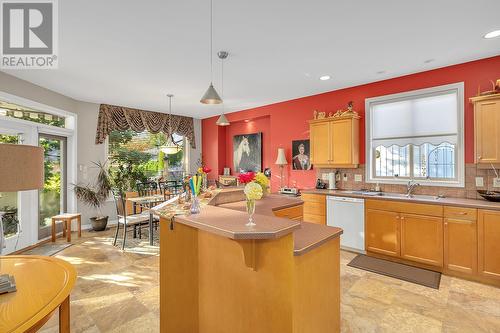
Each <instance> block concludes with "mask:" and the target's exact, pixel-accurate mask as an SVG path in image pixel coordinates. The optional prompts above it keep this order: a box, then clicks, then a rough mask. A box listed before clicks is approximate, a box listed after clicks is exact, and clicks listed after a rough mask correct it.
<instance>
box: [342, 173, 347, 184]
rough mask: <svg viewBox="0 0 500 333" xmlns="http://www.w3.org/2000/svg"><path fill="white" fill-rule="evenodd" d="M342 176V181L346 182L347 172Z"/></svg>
mask: <svg viewBox="0 0 500 333" xmlns="http://www.w3.org/2000/svg"><path fill="white" fill-rule="evenodd" d="M342 178H343V181H344V182H346V181H347V173H344V175H343V176H342Z"/></svg>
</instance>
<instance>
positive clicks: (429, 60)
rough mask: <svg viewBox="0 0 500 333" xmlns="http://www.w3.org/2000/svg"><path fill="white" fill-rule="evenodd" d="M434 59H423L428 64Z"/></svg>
mask: <svg viewBox="0 0 500 333" xmlns="http://www.w3.org/2000/svg"><path fill="white" fill-rule="evenodd" d="M434 60H436V59H427V60H426V61H424V63H425V64H430V63H431V62H433V61H434Z"/></svg>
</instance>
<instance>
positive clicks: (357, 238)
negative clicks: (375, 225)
mask: <svg viewBox="0 0 500 333" xmlns="http://www.w3.org/2000/svg"><path fill="white" fill-rule="evenodd" d="M326 224H327V225H329V226H332V227H339V228H342V229H343V230H344V233H343V234H342V235H341V236H340V247H341V248H343V249H346V250H351V251H355V252H360V253H365V200H364V199H359V198H349V197H335V196H328V197H327V205H326Z"/></svg>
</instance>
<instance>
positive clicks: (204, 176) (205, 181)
mask: <svg viewBox="0 0 500 333" xmlns="http://www.w3.org/2000/svg"><path fill="white" fill-rule="evenodd" d="M210 171H212V169H210V168H209V167H207V166H201V167H199V168H198V175H199V176H201V179H202V181H201V191H202V192H205V191H206V190H207V188H208V179H207V174H208V173H209V172H210Z"/></svg>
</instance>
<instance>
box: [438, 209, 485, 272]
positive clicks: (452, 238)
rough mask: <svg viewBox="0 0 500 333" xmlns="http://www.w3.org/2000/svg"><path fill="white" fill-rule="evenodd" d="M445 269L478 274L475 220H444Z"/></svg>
mask: <svg viewBox="0 0 500 333" xmlns="http://www.w3.org/2000/svg"><path fill="white" fill-rule="evenodd" d="M444 268H445V269H446V271H454V272H459V273H465V274H471V275H472V274H475V273H476V272H477V232H476V221H475V220H465V219H461V220H459V219H455V218H445V219H444Z"/></svg>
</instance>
